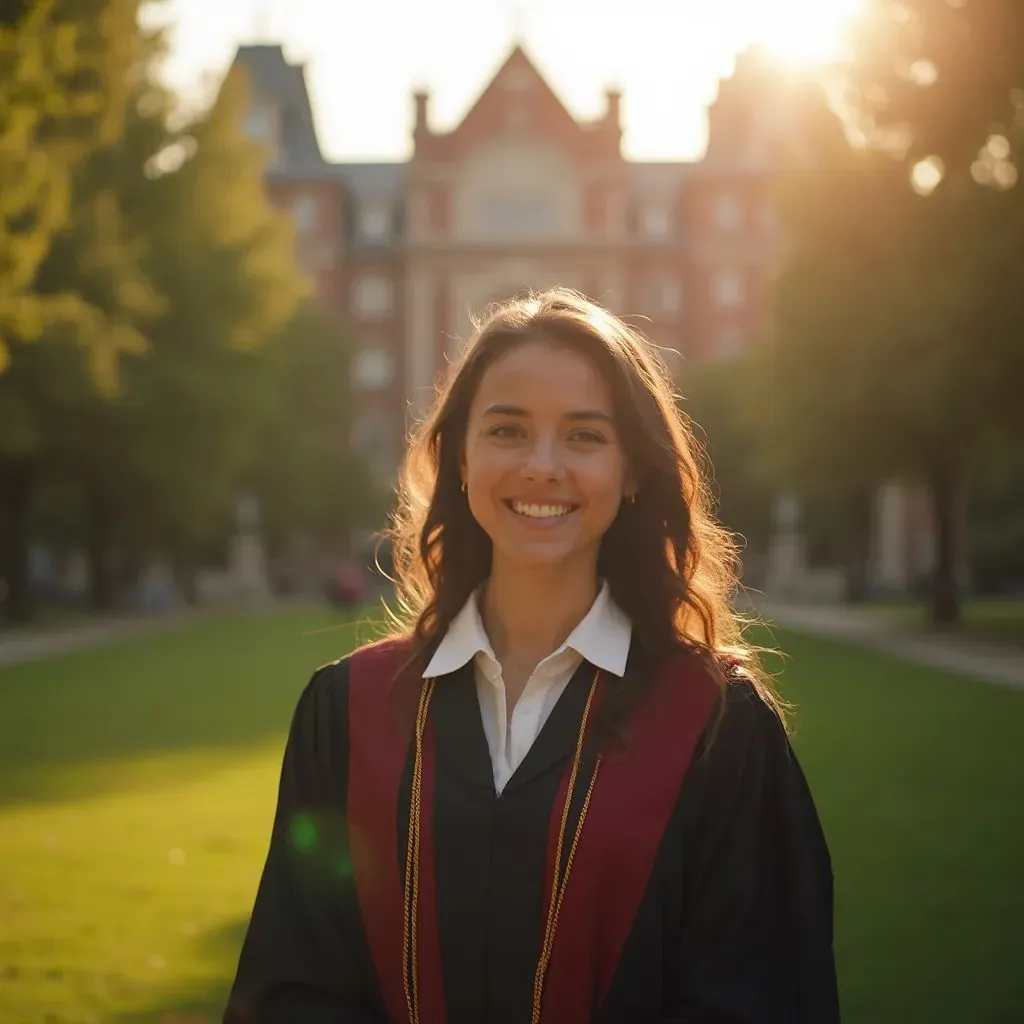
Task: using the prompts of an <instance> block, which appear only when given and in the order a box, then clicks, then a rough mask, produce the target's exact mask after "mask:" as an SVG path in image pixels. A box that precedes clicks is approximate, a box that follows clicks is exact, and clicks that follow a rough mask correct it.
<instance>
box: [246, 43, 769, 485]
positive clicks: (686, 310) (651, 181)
mask: <svg viewBox="0 0 1024 1024" xmlns="http://www.w3.org/2000/svg"><path fill="white" fill-rule="evenodd" d="M236 65H240V66H242V67H244V68H245V69H246V71H247V72H248V76H249V89H250V96H251V108H250V110H249V113H248V115H247V118H246V126H247V130H248V132H249V134H250V135H251V136H253V137H254V138H257V139H259V140H261V141H262V142H264V143H265V144H266V145H267V147H268V150H269V156H268V160H269V162H268V169H267V183H268V187H269V190H270V193H271V195H272V197H273V199H274V201H275V202H276V203H278V204H279V205H281V206H283V207H285V208H287V209H288V210H290V211H291V214H292V216H293V218H294V221H295V225H296V235H297V240H298V247H299V258H300V260H301V262H302V264H303V266H304V267H305V269H306V270H307V271H308V272H309V273H310V274H311V275H312V277H313V279H314V280H315V282H316V287H317V289H318V291H319V293H320V295H321V297H322V299H323V300H324V301H325V302H326V303H327V304H329V305H330V306H331V307H332V308H334V309H336V310H337V311H339V312H340V313H341V314H342V315H343V316H344V317H345V319H346V320H347V321H348V323H349V324H350V325H351V328H352V330H353V331H354V335H355V340H356V348H355V353H354V358H353V362H352V373H353V380H352V386H353V391H354V395H355V401H356V410H357V412H356V416H355V419H354V425H353V432H354V434H353V439H352V440H353V442H354V444H355V445H356V446H357V447H358V448H360V449H361V450H362V451H363V452H364V453H365V454H366V455H367V457H368V458H369V459H370V461H371V464H372V465H373V466H374V468H375V471H376V472H377V473H378V474H379V476H380V477H381V479H382V480H387V479H389V478H390V477H391V476H392V475H393V474H394V471H395V467H396V465H397V462H398V459H399V454H400V452H401V448H402V443H403V440H404V436H405V432H406V430H407V428H408V425H409V422H410V418H411V417H415V416H416V415H418V414H421V413H422V412H423V411H424V409H425V408H426V406H427V405H428V403H429V401H430V398H431V395H432V393H433V387H434V384H435V381H436V379H437V376H438V373H439V372H440V371H441V370H442V369H443V368H444V367H445V366H446V365H447V362H448V361H449V360H450V359H451V357H452V356H453V355H454V354H455V353H456V352H457V351H458V350H459V347H460V345H461V344H462V343H463V342H464V341H465V339H466V337H467V336H468V334H469V333H470V331H471V330H472V316H473V314H474V313H478V312H479V311H481V310H482V309H483V308H485V307H486V305H487V304H488V303H489V302H491V301H493V300H495V299H501V298H505V297H507V296H509V295H512V294H514V293H517V292H521V291H523V290H525V289H529V288H533V289H541V288H545V287H548V286H551V285H555V284H561V285H567V286H569V287H573V288H577V289H579V290H581V291H582V292H584V293H586V294H587V295H589V296H592V297H593V298H595V299H597V300H598V301H600V302H602V303H603V304H605V305H607V306H608V307H609V308H610V309H612V310H614V311H615V312H617V313H619V314H622V315H624V316H627V317H636V318H640V319H639V323H640V325H641V326H642V327H643V329H644V330H645V332H646V333H647V334H648V335H649V336H650V337H651V338H652V339H653V340H654V342H655V343H656V344H658V345H659V346H661V348H662V350H663V353H664V355H665V358H666V361H667V362H668V363H669V365H670V367H671V368H672V369H673V371H674V372H676V373H677V374H680V375H682V374H684V373H685V366H686V364H687V362H688V361H692V360H696V359H706V358H724V357H728V356H729V355H731V354H733V353H735V352H737V351H738V350H740V349H741V348H742V347H743V346H744V345H746V344H747V343H748V342H749V341H750V339H752V338H753V337H754V336H755V335H756V334H757V332H758V330H759V329H760V326H761V324H762V323H763V321H764V318H765V315H766V295H767V291H768V287H769V282H770V276H771V272H772V268H773V266H774V265H775V263H776V260H777V254H778V246H779V231H778V225H777V220H776V217H775V213H774V210H773V208H772V204H771V200H770V188H771V183H772V180H773V178H774V175H775V170H776V168H777V151H778V146H779V144H780V141H781V139H782V132H783V130H784V126H785V124H786V123H787V119H786V118H785V116H784V102H783V98H782V96H781V95H780V90H779V89H778V88H776V83H777V76H774V75H773V73H772V71H771V69H770V68H768V67H766V66H765V65H763V64H761V63H760V62H759V61H758V59H757V58H756V57H754V56H752V55H748V56H746V57H744V58H741V59H740V61H739V62H738V64H737V70H736V73H735V75H734V76H733V77H732V78H730V79H728V80H725V81H723V82H722V83H721V84H720V88H719V92H718V96H717V98H716V100H715V101H714V103H713V104H712V106H711V108H710V109H709V112H708V118H709V143H708V147H707V153H706V156H705V157H704V158H703V159H701V160H699V161H696V162H690V163H683V162H680V163H638V162H632V161H629V160H626V159H625V158H624V157H623V154H622V149H621V137H622V128H621V124H620V118H619V111H620V104H621V95H620V93H619V92H617V91H615V90H611V89H609V90H607V92H606V107H605V111H604V114H603V116H601V117H600V118H599V119H598V120H596V121H593V122H581V121H579V120H578V119H576V118H575V117H574V116H573V115H572V114H571V113H570V112H569V111H568V110H567V108H566V107H565V105H564V104H563V103H562V102H561V100H560V99H559V98H558V96H557V95H556V94H555V92H554V91H553V90H552V89H551V87H550V86H549V85H548V84H547V82H546V81H545V80H544V77H543V75H542V74H541V73H540V71H539V70H538V69H537V67H536V65H535V64H534V63H533V62H532V61H531V59H530V58H529V57H528V55H527V54H526V53H525V51H524V50H523V49H522V48H521V47H520V46H516V47H514V48H513V49H512V51H511V53H510V54H509V56H508V58H507V59H506V60H505V62H504V63H503V64H502V66H501V67H500V68H499V69H498V71H497V73H496V74H495V75H494V77H493V79H492V80H491V81H490V83H489V84H487V86H486V87H485V88H484V89H483V91H482V92H481V94H480V96H479V98H478V99H477V100H476V102H475V103H474V104H473V105H472V106H471V108H470V109H469V111H468V112H467V113H466V114H465V116H464V117H463V119H462V121H461V122H460V123H459V124H458V125H457V126H456V127H455V128H453V129H452V130H450V131H446V132H441V131H437V130H435V129H434V128H433V127H432V125H431V117H430V98H429V95H428V94H427V93H424V92H421V93H417V94H416V95H415V96H414V97H413V103H414V111H415V118H414V129H413V140H412V143H413V145H412V155H411V157H410V158H409V160H408V161H405V162H400V163H399V162H396V163H373V164H370V163H330V162H328V161H326V160H324V158H323V156H322V154H321V151H320V147H319V144H318V142H317V137H316V131H315V128H314V124H313V118H312V114H311V109H310V104H309V99H308V95H307V93H306V86H305V79H304V73H303V68H302V67H301V66H297V65H292V64H289V63H288V62H287V61H286V60H285V58H284V55H283V52H282V50H281V48H280V47H278V46H268V45H260V46H245V47H242V48H240V50H239V51H238V54H237V57H236Z"/></svg>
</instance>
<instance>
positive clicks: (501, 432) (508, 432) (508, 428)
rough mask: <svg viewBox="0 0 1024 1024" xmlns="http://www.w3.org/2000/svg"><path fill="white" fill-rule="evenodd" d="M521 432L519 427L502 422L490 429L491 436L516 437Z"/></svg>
mask: <svg viewBox="0 0 1024 1024" xmlns="http://www.w3.org/2000/svg"><path fill="white" fill-rule="evenodd" d="M521 433H522V431H521V429H520V428H519V427H516V426H513V425H512V424H510V423H502V424H501V425H499V426H497V427H493V428H492V429H491V430H490V435H491V437H518V436H519V435H520V434H521Z"/></svg>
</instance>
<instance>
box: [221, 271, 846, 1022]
mask: <svg viewBox="0 0 1024 1024" xmlns="http://www.w3.org/2000/svg"><path fill="white" fill-rule="evenodd" d="M392 536H393V542H394V562H395V572H396V577H397V582H398V593H399V596H400V598H401V601H402V608H403V609H404V610H405V612H406V613H407V616H408V621H407V624H406V626H405V628H404V629H403V630H402V631H401V632H397V634H396V635H395V636H393V637H391V638H390V639H387V640H384V641H382V642H379V643H377V644H374V645H370V646H367V647H363V648H362V649H360V650H358V651H356V652H355V653H354V654H352V655H350V656H348V657H345V658H342V659H340V660H339V661H337V662H335V663H333V664H331V665H328V666H325V667H324V668H322V669H320V670H319V671H318V672H316V673H315V674H314V675H313V677H312V680H311V681H310V683H309V684H308V686H307V688H306V689H305V691H304V693H303V694H302V696H301V698H300V700H299V702H298V707H297V710H296V713H295V717H294V720H293V723H292V728H291V734H290V737H289V740H288V744H287V748H286V752H285V756H284V765H283V770H282V778H281V786H280V792H279V799H278V809H277V816H276V820H275V824H274V827H273V831H272V836H271V840H270V851H269V854H268V857H267V861H266V865H265V868H264V872H263V877H262V881H261V883H260V886H259V891H258V894H257V896H256V901H255V906H254V908H253V912H252V917H251V920H250V923H249V927H248V932H247V935H246V938H245V942H244V945H243V949H242V952H241V957H240V961H239V965H238V971H237V976H236V978H235V983H234V987H233V991H232V995H231V999H230V1003H229V1006H228V1009H227V1011H226V1014H225V1020H226V1021H229V1022H232V1024H239V1022H243V1021H260V1022H265V1021H275V1022H276V1021H288V1022H291V1024H301V1022H309V1024H313V1022H321V1021H322V1022H327V1021H333V1022H339V1024H340V1022H357V1021H358V1022H366V1024H371V1022H372V1024H378V1022H390V1024H404V1022H407V1021H408V1022H411V1024H420V1022H422V1024H441V1022H447V1024H482V1022H495V1024H498V1022H500V1024H527V1022H533V1024H536V1022H538V1021H542V1022H544V1024H588V1022H609V1024H610V1022H616V1024H643V1022H650V1024H655V1022H659V1024H667V1022H669V1021H677V1022H684V1021H686V1022H697V1021H702V1022H704V1021H706V1022H711V1021H721V1022H726V1021H729V1022H733V1024H782V1022H786V1024H832V1022H834V1021H837V1020H838V1019H839V1010H838V999H837V994H836V976H835V967H834V960H833V952H832V871H831V864H830V858H829V852H828V848H827V846H826V842H825V838H824V836H823V833H822V829H821V826H820V824H819V820H818V815H817V813H816V810H815V807H814V804H813V801H812V797H811V794H810V792H809V790H808V786H807V783H806V781H805V779H804V776H803V773H802V772H801V769H800V767H799V765H798V763H797V760H796V757H795V756H794V753H793V750H792V748H791V746H790V743H789V740H788V737H787V733H786V729H785V725H784V719H783V709H782V707H781V704H780V701H779V700H778V698H777V697H776V696H775V694H774V692H773V689H772V687H771V683H770V679H769V677H768V676H767V675H766V673H765V672H764V669H763V668H762V666H761V664H760V661H759V659H758V651H759V650H761V649H756V648H752V647H751V646H750V645H749V644H747V642H746V641H745V640H744V637H743V634H742V627H743V624H744V623H743V621H742V620H741V619H740V618H739V617H738V615H737V614H736V613H735V612H734V610H733V608H732V605H731V604H730V600H729V597H730V594H731V593H732V591H733V590H734V588H735V586H736V583H737V572H736V562H737V560H736V549H735V545H734V542H733V539H732V537H731V535H730V534H728V533H727V532H726V531H725V530H724V529H723V528H722V527H721V526H720V525H719V524H717V523H716V522H715V521H714V519H713V516H712V512H711V508H710V499H709V493H708V487H707V481H706V478H705V476H704V473H703V470H702V464H701V459H700V452H699V451H698V448H697V445H696V442H695V441H694V439H693V437H692V434H691V431H690V429H689V424H688V423H687V421H686V420H685V418H684V417H683V416H682V414H681V413H680V412H679V411H678V407H677V404H676V402H675V396H674V395H673V392H672V385H671V382H670V379H669V377H668V374H667V371H666V370H665V368H664V365H663V364H662V363H661V361H660V359H659V358H658V356H657V354H656V352H655V350H654V348H653V347H652V346H651V345H650V343H649V342H648V341H647V340H646V339H645V338H643V337H642V336H641V335H640V334H638V333H637V332H635V331H634V330H633V329H631V328H629V327H627V326H626V325H625V324H623V323H622V322H621V321H619V320H618V319H616V318H615V317H614V316H612V315H611V314H609V313H608V312H606V311H605V310H603V309H601V308H600V307H598V306H596V305H594V304H592V303H590V302H588V301H587V300H586V299H584V298H582V297H581V296H579V295H577V294H576V293H574V292H569V291H565V290H560V289H558V290H554V291H551V292H547V293H544V294H541V295H536V296H531V297H529V298H526V299H521V300H514V301H510V302H508V303H506V304H504V305H501V306H499V307H496V308H495V309H493V310H492V311H491V312H490V313H489V315H488V316H487V317H486V319H485V321H484V322H483V323H482V324H481V325H480V326H479V327H478V329H477V331H476V333H475V335H474V337H473V338H472V339H471V340H470V342H469V343H468V345H467V347H466V349H465V350H464V352H463V354H462V356H461V358H460V359H459V361H458V362H457V363H455V364H454V365H453V366H452V368H451V371H450V374H449V377H448V380H447V382H446V384H445V385H444V387H443V388H442V389H441V391H440V393H439V395H438V397H437V400H436V403H435V405H434V407H433V409H432V411H431V412H430V414H429V416H428V417H427V419H426V420H425V421H424V423H423V424H422V426H421V427H420V429H419V431H418V433H417V434H416V436H415V437H414V438H413V440H412V442H411V444H410V448H409V450H408V452H407V454H406V459H405V463H404V466H403V472H402V482H401V488H400V501H399V507H398V511H397V513H396V517H395V522H394V526H393V531H392Z"/></svg>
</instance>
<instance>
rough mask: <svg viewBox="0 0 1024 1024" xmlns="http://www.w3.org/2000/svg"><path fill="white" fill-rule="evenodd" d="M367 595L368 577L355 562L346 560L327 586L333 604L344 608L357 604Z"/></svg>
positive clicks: (328, 595) (329, 598)
mask: <svg viewBox="0 0 1024 1024" xmlns="http://www.w3.org/2000/svg"><path fill="white" fill-rule="evenodd" d="M365 597H366V577H365V575H364V574H363V572H362V570H361V569H360V568H359V566H357V565H356V564H355V563H354V562H351V561H344V562H342V563H341V565H340V566H339V567H338V570H337V572H335V574H334V577H333V578H332V579H331V581H330V583H329V584H328V587H327V598H328V600H329V601H330V602H331V604H334V605H338V606H340V607H342V608H349V607H351V606H352V605H357V604H359V603H360V602H361V601H363V600H364V598H365Z"/></svg>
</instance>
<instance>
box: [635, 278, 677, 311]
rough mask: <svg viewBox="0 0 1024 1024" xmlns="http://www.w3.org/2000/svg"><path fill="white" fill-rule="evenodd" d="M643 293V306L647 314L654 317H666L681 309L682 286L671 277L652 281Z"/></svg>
mask: <svg viewBox="0 0 1024 1024" xmlns="http://www.w3.org/2000/svg"><path fill="white" fill-rule="evenodd" d="M645 291H646V295H645V297H644V301H645V305H646V306H647V308H648V310H649V312H651V313H653V314H655V315H658V314H661V315H664V316H668V315H672V314H674V313H678V312H679V310H680V309H682V306H683V289H682V286H681V285H680V283H679V282H678V281H676V280H675V279H673V278H671V277H663V278H660V279H657V280H654V281H652V282H651V283H650V284H649V285H648V287H647V288H646V290H645Z"/></svg>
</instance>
